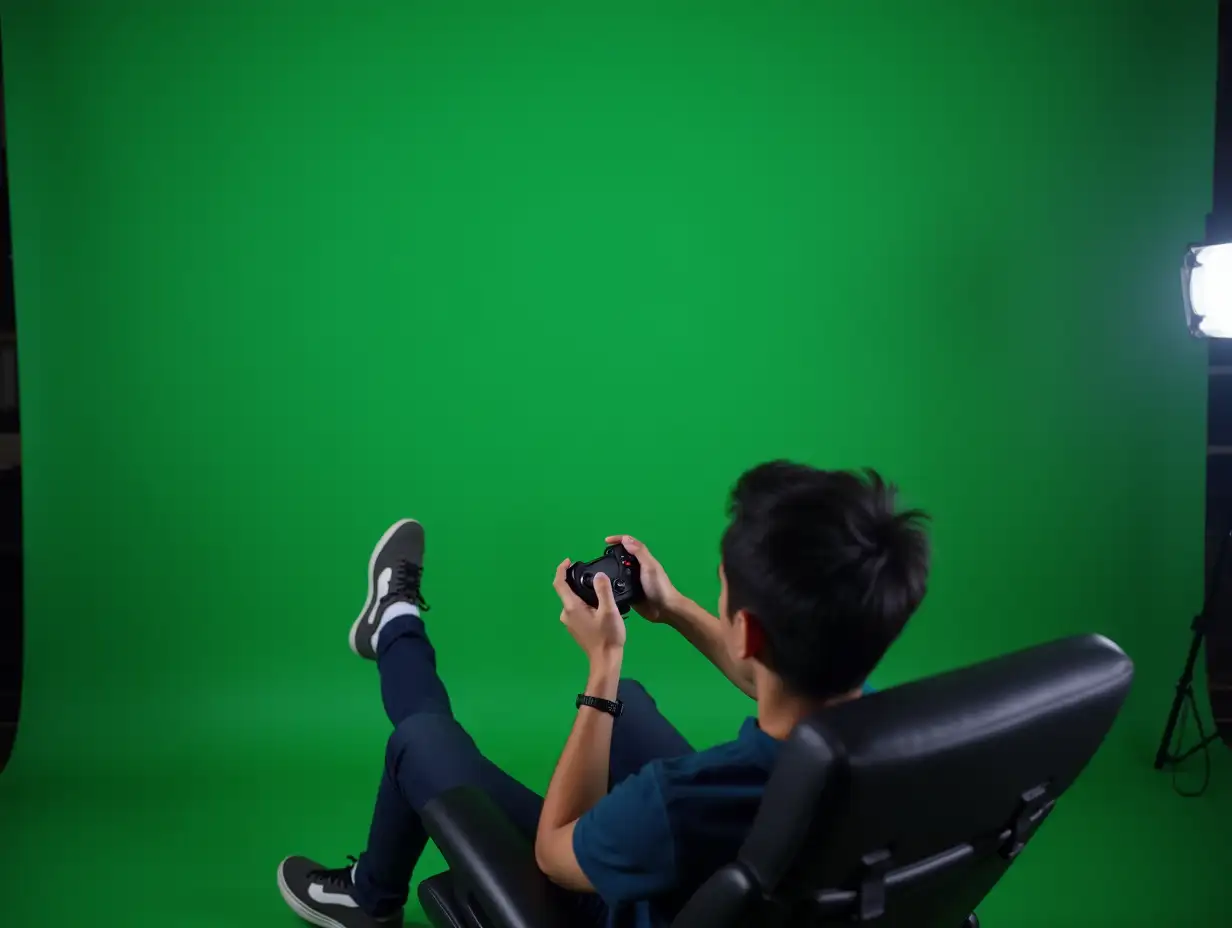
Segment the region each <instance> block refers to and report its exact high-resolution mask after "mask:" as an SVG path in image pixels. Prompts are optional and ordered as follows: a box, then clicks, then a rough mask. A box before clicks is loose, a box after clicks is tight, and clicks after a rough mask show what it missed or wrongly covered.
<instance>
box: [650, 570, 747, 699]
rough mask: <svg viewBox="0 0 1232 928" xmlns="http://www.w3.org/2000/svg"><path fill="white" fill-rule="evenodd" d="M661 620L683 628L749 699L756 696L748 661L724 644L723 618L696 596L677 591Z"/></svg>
mask: <svg viewBox="0 0 1232 928" xmlns="http://www.w3.org/2000/svg"><path fill="white" fill-rule="evenodd" d="M666 605H667V608H666V609H665V610H664V612H665V614H664V616H663V619H662V620H661V621H662V622H663V623H664V624H665V625H670V626H671V627H672V628H674V629H676V631H678V632H680V634H681V635H683V636H684V637H685V639H686V640H688V642H689V643H690V644H692V645H693V647H695V648H697V650H699V651H701V652H702V654H704V655H705V656H706V658H707V659H708V660H709V661H710V663H712V664H714V666H715V667H717V668H719V670H720V671H721V672H722V674H723V676H725V677H727V679H729V680H731V682H732V683H734V684H735V685H736V686H737V687H738V688H739V689H740V690H741V691H743V692H744V693H745V694H746V695H748V696H749V698H750V699H756V698H757V687H756V685H755V684H754V682H753V675H752V674H751V673H750V672H749V667H748V666H747V665H744V664H741V663H739V662H738V661H734V660H732V658H731V656H730V655H729V654H728V652H727V648H726V646H725V645H724V644H723V638H722V631H721V629H720V627H719V622H721V621H722V620H721V619H718V618H715V617H714V616H712V615H711V614H710V613H709V612H707V611H706V610H705V609H703V608H702V607H701V606H699V605H698V604H697V603H695V602H693V600H691V599H689V598H688V597H686V596H683V595H681V594H680V593H677V594H676V595H675V596H674V597H672V600H671V602H669V603H667V604H666Z"/></svg>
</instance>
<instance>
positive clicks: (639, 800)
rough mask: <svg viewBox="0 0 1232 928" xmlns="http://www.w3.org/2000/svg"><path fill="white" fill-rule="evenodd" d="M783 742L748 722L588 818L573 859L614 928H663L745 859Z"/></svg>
mask: <svg viewBox="0 0 1232 928" xmlns="http://www.w3.org/2000/svg"><path fill="white" fill-rule="evenodd" d="M780 745H781V742H779V741H776V740H775V739H774V738H771V737H770V736H769V735H767V734H766V733H765V732H763V731H762V730H761V729H760V728H759V727H758V725H757V719H754V718H749V719H746V720H745V722H744V724H743V725H742V726H741V728H740V735H739V737H737V738H736V740H735V741H730V742H728V743H727V744H720V745H718V746H717V747H713V748H711V749H710V750H708V751H699V752H697V753H696V754H686V755H684V756H683V757H673V758H670V759H667V760H657V761H653V762H652V763H649V764H647V765H646V766H645V767H643V768H642V769H641V770H640V771H639V772H638V773H636V774H634V775H633V776H631V777H629V778H627V779H625V780H623V781H622V782H620V783H619V784H617V786H616V787H615V788H614V789H613V790H612V791H611V792H610V793H608V795H607V796H605V797H604V798H603V799H602V800H601V801H600V802H599V803H598V805H596V806H595V807H594V808H593V809H591V810H590V811H589V812H587V813H586V814H585V815H583V816H582V817H581V818H580V819H578V822H577V825H575V826H574V831H573V852H574V854H576V855H577V860H578V864H579V865H580V866H581V868H582V872H584V873H585V874H586V876H587V877H588V878H589V879H590V882H591V885H593V886H594V887H595V890H596V891H597V892H598V894H599V895H600V896H601V897H602V899H603V901H604V902H605V903H607V907H608V912H609V918H608V925H609V926H611V928H660V926H664V925H668V924H670V923H671V920H672V917H673V916H674V915H675V914H676V913H677V912H678V911H679V910H680V908H681V907H682V906H683V905H684V903H685V902H686V901H687V900H688V898H689V896H691V895H692V894H693V892H694V891H695V890H696V889H697V888H698V886H700V885H701V884H702V883H704V882H705V881H706V880H707V879H709V878H710V876H711V875H712V874H713V873H714V872H715V871H716V870H718V869H719V868H720V867H722V866H724V865H726V864H728V863H730V862H731V861H733V860H735V858H736V853H737V851H739V850H740V845H741V844H743V843H744V839H745V837H747V835H748V833H749V830H750V829H751V828H752V827H753V818H754V816H756V815H757V807H758V805H759V804H760V803H761V796H762V792H763V790H764V789H765V786H766V781H767V780H768V779H769V778H770V771H771V770H772V769H773V768H774V762H775V759H776V758H777V757H778V753H779V747H780Z"/></svg>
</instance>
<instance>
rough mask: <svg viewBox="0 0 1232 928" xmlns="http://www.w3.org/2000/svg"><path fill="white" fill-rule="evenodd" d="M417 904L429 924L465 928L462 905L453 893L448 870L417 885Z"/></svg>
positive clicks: (451, 876)
mask: <svg viewBox="0 0 1232 928" xmlns="http://www.w3.org/2000/svg"><path fill="white" fill-rule="evenodd" d="M419 904H420V905H421V906H423V910H424V915H426V916H427V917H428V921H429V923H431V924H433V925H440V926H445V925H448V926H449V928H467V924H468V922H467V919H466V915H465V911H464V910H463V908H462V904H461V903H460V902H459V901H458V896H457V894H456V893H455V892H454V885H453V874H451V873H450V872H449V871H448V870H446V871H445V872H444V873H438V874H437V875H436V876H431V877H428V879H426V880H424V881H423V882H422V883H420V884H419Z"/></svg>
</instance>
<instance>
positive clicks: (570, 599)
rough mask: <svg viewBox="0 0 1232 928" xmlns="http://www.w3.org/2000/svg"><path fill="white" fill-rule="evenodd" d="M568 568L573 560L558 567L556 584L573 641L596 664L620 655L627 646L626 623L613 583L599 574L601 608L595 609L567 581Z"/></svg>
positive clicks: (563, 618) (597, 593)
mask: <svg viewBox="0 0 1232 928" xmlns="http://www.w3.org/2000/svg"><path fill="white" fill-rule="evenodd" d="M568 569H569V561H567V560H566V561H562V562H561V564H560V566H559V567H557V568H556V579H555V580H554V581H553V582H552V586H554V587H555V588H556V595H558V596H559V597H560V602H561V605H562V606H563V608H562V609H561V611H560V621H561V624H563V625H564V626H565V628H567V629H569V634H570V635H572V636H573V640H574V641H576V642H577V643H578V646H579V647H580V648H581V649H582V650H583V651H585V652H586V656H587V657H589V658H590V659H591V661H592V662H593V661H595V660H596V659H599V658H602V657H611V656H614V655H618V654H620V653H621V652H622V651H623V650H624V646H625V620H624V618H623V616H621V614H620V610H619V609H618V608H617V607H616V598H615V597H614V596H613V595H612V582H611V581H610V580H609V579H608V578H607V577H606V576H605V575H604V574H595V596H596V597H598V600H599V606H598V608H592V607H590V606H588V605H587V604H586V603H584V602H583V601H582V600H581V599H580V598H578V595H577V594H576V593H574V592H573V590H571V589H569V583H568V581H566V580H565V573H566V571H568Z"/></svg>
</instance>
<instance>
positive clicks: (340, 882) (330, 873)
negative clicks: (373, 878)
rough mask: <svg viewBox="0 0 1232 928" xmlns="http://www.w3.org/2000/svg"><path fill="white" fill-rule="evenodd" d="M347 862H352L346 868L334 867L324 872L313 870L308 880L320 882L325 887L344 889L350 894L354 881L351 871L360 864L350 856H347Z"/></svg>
mask: <svg viewBox="0 0 1232 928" xmlns="http://www.w3.org/2000/svg"><path fill="white" fill-rule="evenodd" d="M347 860H349V861H350V864H348V865H347V866H345V867H332V868H328V869H323V870H313V871H311V872H310V873H309V874H308V879H310V880H319V881H320V882H321V883H322V884H323V885H325V886H328V887H330V888H332V889H342V890H346V891H347V892H350V890H351V886H352V885H353V881H352V879H351V871H352V869H353V868H354V867H355V865H356V864H358V863H359V861H358V860H356V859H355V858H354V857H352V856H351V855H350V854H348V855H347Z"/></svg>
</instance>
